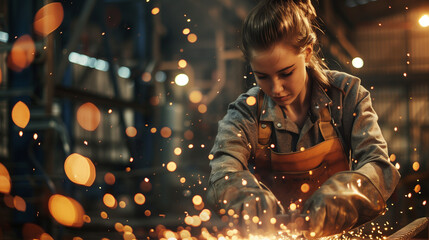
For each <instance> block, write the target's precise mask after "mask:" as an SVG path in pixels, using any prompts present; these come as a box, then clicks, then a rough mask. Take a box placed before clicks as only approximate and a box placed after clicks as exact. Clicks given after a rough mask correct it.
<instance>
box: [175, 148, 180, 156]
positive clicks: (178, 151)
mask: <svg viewBox="0 0 429 240" xmlns="http://www.w3.org/2000/svg"><path fill="white" fill-rule="evenodd" d="M180 154H182V149H181V148H179V147H177V148H175V149H174V155H177V156H179V155H180Z"/></svg>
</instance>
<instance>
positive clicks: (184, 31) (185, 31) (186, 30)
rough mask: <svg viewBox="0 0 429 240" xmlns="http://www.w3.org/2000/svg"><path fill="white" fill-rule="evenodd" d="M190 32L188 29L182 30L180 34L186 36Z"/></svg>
mask: <svg viewBox="0 0 429 240" xmlns="http://www.w3.org/2000/svg"><path fill="white" fill-rule="evenodd" d="M190 32H191V30H190V29H189V28H184V29H183V31H182V33H183V35H188V34H189V33H190Z"/></svg>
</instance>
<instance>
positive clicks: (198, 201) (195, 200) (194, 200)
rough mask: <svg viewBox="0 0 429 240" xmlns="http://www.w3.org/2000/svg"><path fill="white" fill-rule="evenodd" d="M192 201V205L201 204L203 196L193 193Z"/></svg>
mask: <svg viewBox="0 0 429 240" xmlns="http://www.w3.org/2000/svg"><path fill="white" fill-rule="evenodd" d="M192 203H193V204H194V205H201V204H202V203H203V198H202V197H201V196H200V195H195V196H194V197H193V198H192Z"/></svg>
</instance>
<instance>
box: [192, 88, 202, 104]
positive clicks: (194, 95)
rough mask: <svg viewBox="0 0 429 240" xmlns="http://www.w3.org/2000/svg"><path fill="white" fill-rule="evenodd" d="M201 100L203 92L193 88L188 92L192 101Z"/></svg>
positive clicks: (197, 101)
mask: <svg viewBox="0 0 429 240" xmlns="http://www.w3.org/2000/svg"><path fill="white" fill-rule="evenodd" d="M201 100H203V94H202V93H201V92H200V91H198V90H194V91H192V92H191V93H190V94H189V101H191V102H192V103H199V102H201Z"/></svg>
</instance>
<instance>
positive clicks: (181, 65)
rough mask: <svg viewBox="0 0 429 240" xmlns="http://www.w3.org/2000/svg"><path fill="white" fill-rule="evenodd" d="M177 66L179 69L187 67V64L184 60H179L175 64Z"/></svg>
mask: <svg viewBox="0 0 429 240" xmlns="http://www.w3.org/2000/svg"><path fill="white" fill-rule="evenodd" d="M177 65H178V66H179V68H185V67H186V66H188V62H186V60H185V59H180V60H179V61H178V62H177Z"/></svg>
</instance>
